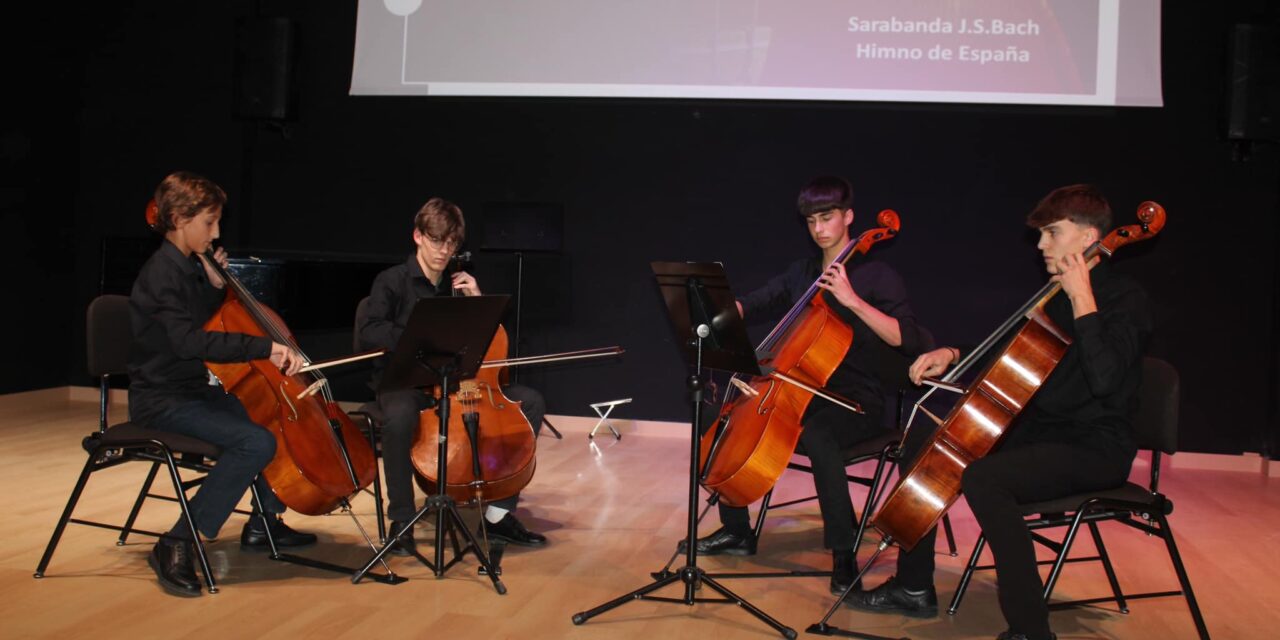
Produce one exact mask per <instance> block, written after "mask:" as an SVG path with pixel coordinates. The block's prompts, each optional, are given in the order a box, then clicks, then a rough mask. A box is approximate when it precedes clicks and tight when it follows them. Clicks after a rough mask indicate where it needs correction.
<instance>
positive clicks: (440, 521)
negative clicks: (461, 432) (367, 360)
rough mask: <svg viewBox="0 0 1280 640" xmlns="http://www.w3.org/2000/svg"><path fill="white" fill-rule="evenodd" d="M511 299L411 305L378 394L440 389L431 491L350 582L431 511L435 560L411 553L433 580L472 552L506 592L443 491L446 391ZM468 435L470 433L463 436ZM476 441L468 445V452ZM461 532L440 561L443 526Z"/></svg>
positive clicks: (465, 373) (467, 368)
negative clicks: (460, 542)
mask: <svg viewBox="0 0 1280 640" xmlns="http://www.w3.org/2000/svg"><path fill="white" fill-rule="evenodd" d="M509 299H510V296H505V295H499V296H465V297H456V298H455V297H438V298H423V299H421V300H418V303H417V304H416V305H414V307H413V311H412V313H411V314H410V315H409V323H408V324H407V325H406V326H405V330H404V333H403V334H401V336H400V342H399V343H398V344H396V348H395V351H393V352H391V359H390V361H388V362H387V368H386V369H385V370H384V371H383V373H382V382H381V384H380V385H379V387H378V390H379V391H380V392H381V391H394V390H398V389H424V390H427V391H429V390H430V389H431V388H432V387H434V386H437V385H438V386H439V387H440V398H439V399H438V400H437V402H436V415H437V416H438V417H439V428H440V435H439V440H438V442H439V450H438V451H437V462H436V493H435V495H432V496H430V497H428V498H427V501H426V503H425V504H424V505H423V507H422V509H420V510H419V511H418V513H416V514H414V516H413V518H412V519H411V520H409V522H408V523H407V524H405V525H404V527H403V528H401V530H400V531H398V532H395V535H393V536H392V537H391V538H390V539H389V540H387V542H386V544H385V545H383V547H382V548H381V549H379V550H378V552H377V553H376V554H375V555H374V556H373V558H372V559H370V560H369V562H368V563H367V564H365V566H364V567H363V568H362V569H360V570H359V571H357V572H356V573H355V575H353V576H352V577H351V582H352V583H353V584H354V583H359V582H360V580H361V579H362V578H363V577H364V575H365V573H366V572H368V571H369V569H371V568H372V567H373V565H375V564H377V563H378V562H380V561H381V560H382V557H383V556H385V555H386V554H387V553H388V552H389V551H390V550H391V548H392V546H394V545H395V544H396V542H397V541H398V540H399V539H400V536H402V535H404V534H405V532H407V531H412V530H413V527H414V525H416V524H417V523H418V521H419V520H421V519H422V518H423V517H424V516H426V515H427V514H428V513H431V512H433V511H434V512H435V516H436V533H435V558H434V562H433V561H431V560H427V559H426V558H425V557H423V556H422V555H421V554H419V553H417V552H416V551H415V552H414V555H415V556H416V557H417V558H418V560H419V561H420V562H422V563H423V564H424V565H426V566H427V567H429V568H430V569H431V571H432V572H433V573H434V574H435V576H436V578H441V577H443V576H444V573H445V572H446V571H448V570H449V568H450V567H452V566H453V565H455V564H457V563H458V562H459V561H460V560H462V557H463V556H464V555H466V553H467V552H471V553H474V554H475V556H476V558H477V559H478V560H479V561H480V565H481V567H482V568H483V570H484V575H487V576H489V579H490V580H492V581H493V588H494V589H495V590H497V592H498V593H499V594H505V593H506V592H507V587H506V585H504V584H502V580H500V579H499V578H498V574H499V571H498V570H497V569H496V567H495V566H494V564H493V563H491V562H490V560H489V556H488V554H486V553H485V552H484V550H483V549H482V548H481V547H480V543H479V541H477V540H476V537H475V534H473V533H471V531H470V529H468V528H467V525H466V523H465V522H463V521H462V516H461V515H459V514H458V506H457V504H456V503H455V502H454V499H453V498H451V497H449V495H448V493H446V491H445V485H446V484H447V478H448V477H449V474H448V447H447V445H448V440H449V438H448V432H449V392H450V391H451V390H453V388H455V387H456V386H457V382H458V381H460V380H463V379H465V378H471V377H474V376H475V375H476V372H477V371H478V370H479V369H480V362H481V361H482V360H483V359H484V353H485V351H486V350H488V348H489V343H490V342H492V341H493V334H494V332H496V331H497V330H498V321H499V320H500V319H501V317H502V311H503V309H505V308H506V306H507V301H508V300H509ZM468 436H469V437H470V434H468ZM475 449H476V443H475V442H472V450H475ZM450 527H451V528H453V529H456V530H457V531H460V532H461V533H462V536H463V537H464V538H465V539H466V541H467V544H466V545H464V546H462V547H459V546H458V544H457V539H456V538H453V540H454V544H453V550H454V556H453V559H451V560H450V561H449V562H447V563H446V562H445V560H444V542H445V532H446V529H447V528H450Z"/></svg>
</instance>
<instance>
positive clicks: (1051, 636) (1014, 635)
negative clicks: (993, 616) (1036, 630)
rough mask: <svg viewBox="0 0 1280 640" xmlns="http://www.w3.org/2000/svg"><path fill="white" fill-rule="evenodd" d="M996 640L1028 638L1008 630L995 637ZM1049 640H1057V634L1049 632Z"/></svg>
mask: <svg viewBox="0 0 1280 640" xmlns="http://www.w3.org/2000/svg"><path fill="white" fill-rule="evenodd" d="M996 640H1029V637H1028V636H1027V634H1025V633H1014V631H1013V630H1012V629H1010V630H1008V631H1004V632H1002V633H1001V634H1000V635H998V636H996ZM1049 640H1058V634H1056V633H1054V632H1052V631H1050V632H1049Z"/></svg>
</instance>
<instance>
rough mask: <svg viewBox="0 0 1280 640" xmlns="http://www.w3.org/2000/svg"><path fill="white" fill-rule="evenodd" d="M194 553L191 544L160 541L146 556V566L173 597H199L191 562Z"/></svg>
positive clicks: (196, 579) (193, 567) (183, 541)
mask: <svg viewBox="0 0 1280 640" xmlns="http://www.w3.org/2000/svg"><path fill="white" fill-rule="evenodd" d="M194 558H195V552H194V550H193V549H192V548H191V543H190V542H186V541H185V540H176V541H170V540H164V539H161V540H160V541H159V542H157V543H156V546H154V547H152V548H151V554H150V555H148V556H147V564H149V565H151V569H152V570H153V571H155V572H156V578H158V579H159V580H160V586H161V587H164V590H165V591H168V592H169V593H171V594H173V595H175V596H183V597H186V598H190V597H192V596H198V595H200V591H201V585H200V579H199V578H197V577H196V569H195V566H193V564H192V561H193V560H194Z"/></svg>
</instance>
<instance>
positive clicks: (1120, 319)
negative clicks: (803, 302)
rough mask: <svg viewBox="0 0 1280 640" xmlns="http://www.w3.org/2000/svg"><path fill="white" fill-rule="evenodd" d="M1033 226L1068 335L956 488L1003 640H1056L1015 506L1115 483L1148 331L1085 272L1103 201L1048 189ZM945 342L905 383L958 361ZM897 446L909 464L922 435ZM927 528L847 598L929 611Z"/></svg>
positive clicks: (1115, 285) (879, 607)
mask: <svg viewBox="0 0 1280 640" xmlns="http://www.w3.org/2000/svg"><path fill="white" fill-rule="evenodd" d="M1027 225H1028V226H1030V227H1032V228H1033V229H1037V230H1039V232H1040V241H1039V243H1038V244H1037V245H1036V247H1037V248H1038V249H1039V250H1040V252H1041V254H1042V256H1043V258H1044V266H1045V270H1046V271H1048V272H1049V275H1050V278H1051V279H1052V280H1054V281H1057V282H1060V283H1061V284H1062V293H1063V294H1065V295H1058V296H1055V297H1054V298H1052V299H1051V300H1050V301H1049V302H1048V304H1047V305H1045V311H1046V312H1047V313H1048V316H1049V318H1050V319H1052V321H1053V322H1054V324H1055V325H1057V327H1058V328H1059V329H1061V330H1062V331H1064V332H1066V334H1067V335H1068V336H1070V337H1071V339H1072V343H1071V346H1070V347H1068V348H1067V351H1066V353H1065V354H1064V355H1063V357H1062V360H1061V361H1060V362H1059V364H1058V366H1057V368H1056V369H1055V370H1054V372H1053V374H1052V375H1051V376H1050V377H1049V378H1048V379H1047V380H1046V381H1045V382H1044V385H1043V386H1042V387H1041V388H1040V390H1039V391H1038V392H1037V393H1036V395H1035V396H1034V397H1033V399H1032V401H1031V403H1030V404H1029V405H1028V406H1027V408H1026V409H1024V410H1023V412H1022V413H1021V414H1020V415H1019V416H1018V417H1017V418H1016V419H1015V421H1014V422H1013V423H1012V424H1011V425H1010V426H1009V434H1008V436H1006V440H1005V442H1003V443H1002V444H1001V445H1000V446H999V449H997V450H996V451H994V452H993V453H991V454H989V455H987V456H986V457H983V458H980V459H978V460H975V461H974V462H972V463H970V465H969V466H968V468H966V469H965V471H964V473H963V475H962V476H961V490H962V492H963V493H964V496H965V499H966V500H967V501H968V503H969V507H970V508H971V509H972V510H973V514H974V516H975V517H976V518H977V520H978V524H979V525H981V527H982V531H983V533H984V534H985V535H986V537H987V542H988V544H990V546H991V553H992V555H993V556H994V558H995V566H996V576H997V585H998V594H999V601H1000V610H1001V612H1002V613H1003V614H1004V618H1005V621H1006V622H1007V623H1008V625H1009V628H1008V630H1006V631H1004V632H1003V633H1001V634H1000V635H999V638H1001V639H1003V640H1044V639H1048V638H1056V636H1055V635H1054V634H1053V633H1052V631H1050V629H1049V610H1048V607H1047V606H1046V604H1045V601H1044V597H1043V593H1044V585H1043V583H1042V582H1041V579H1040V573H1039V571H1038V569H1037V565H1036V554H1035V549H1034V547H1033V545H1032V540H1031V534H1030V532H1029V531H1028V529H1027V527H1026V525H1025V524H1024V522H1023V517H1022V513H1021V511H1019V509H1018V504H1019V503H1028V502H1039V501H1042V500H1052V499H1054V498H1059V497H1063V496H1066V495H1070V494H1073V493H1079V492H1083V491H1092V490H1100V489H1109V488H1112V487H1117V486H1120V485H1122V484H1124V482H1125V480H1126V479H1127V478H1128V477H1129V469H1130V466H1131V465H1132V464H1133V459H1134V456H1135V454H1136V453H1137V448H1136V446H1135V444H1134V441H1133V438H1132V435H1131V433H1130V419H1131V416H1130V413H1131V411H1132V409H1133V407H1134V404H1135V402H1136V401H1137V395H1136V394H1137V390H1138V386H1139V384H1140V382H1141V375H1142V355H1143V352H1144V350H1145V348H1146V344H1147V340H1148V338H1149V336H1150V335H1151V328H1152V320H1151V313H1150V310H1149V305H1148V302H1147V296H1146V294H1145V293H1144V291H1143V289H1142V288H1141V287H1140V286H1139V285H1138V284H1137V283H1135V282H1134V281H1133V280H1130V279H1129V278H1126V277H1123V276H1121V275H1119V274H1116V273H1114V272H1113V271H1112V270H1111V268H1110V267H1109V266H1108V263H1107V262H1105V261H1103V262H1101V263H1100V264H1098V265H1097V266H1095V267H1094V268H1093V269H1092V271H1091V270H1090V269H1089V266H1088V264H1087V262H1086V261H1085V259H1084V256H1083V253H1084V251H1085V249H1087V248H1088V247H1089V246H1090V245H1091V244H1093V243H1094V242H1096V241H1098V240H1100V239H1101V238H1103V237H1104V235H1105V234H1106V233H1107V232H1108V231H1109V230H1110V228H1111V206H1110V205H1109V204H1108V203H1107V200H1106V198H1104V197H1103V196H1102V194H1101V193H1100V192H1099V191H1098V190H1097V189H1096V188H1094V187H1092V186H1089V185H1072V186H1067V187H1062V188H1060V189H1056V190H1054V191H1052V192H1051V193H1049V194H1048V195H1047V196H1045V197H1044V199H1042V200H1041V201H1040V202H1039V204H1037V205H1036V207H1035V209H1033V210H1032V211H1031V214H1030V215H1029V216H1028V217H1027ZM960 356H961V352H960V350H959V349H956V348H955V347H942V348H939V349H936V350H933V351H930V352H928V353H925V354H923V355H921V356H920V357H919V358H917V359H916V361H915V362H914V363H913V364H912V365H911V367H910V371H909V375H910V377H911V379H912V380H913V381H915V382H916V383H917V384H919V383H920V381H921V379H922V378H923V377H926V376H930V377H932V376H937V375H939V374H941V373H943V372H945V371H946V370H947V368H948V367H950V366H951V365H952V364H954V363H956V362H958V361H959V360H960ZM918 435H920V436H921V437H920V438H910V439H909V440H914V442H908V443H907V447H906V449H907V454H908V455H907V460H906V461H904V465H905V466H904V467H903V468H904V469H906V468H909V467H910V461H911V460H913V459H914V458H915V456H916V454H917V452H918V451H919V449H920V448H921V447H922V446H923V441H924V438H926V437H927V436H928V431H927V430H921V431H920V432H919V434H918ZM935 535H936V531H931V532H929V534H927V535H926V536H925V537H924V538H922V539H921V540H920V541H919V542H918V543H917V544H916V546H915V547H914V548H913V549H912V550H911V551H910V552H906V553H900V554H899V555H898V568H897V575H896V576H894V577H891V578H889V580H888V581H886V582H885V583H884V584H882V585H880V586H879V587H877V588H876V589H873V590H871V591H865V592H861V593H855V594H852V595H851V596H850V598H849V600H848V603H849V605H850V606H852V607H854V608H856V609H860V610H863V611H871V612H877V613H897V614H902V615H908V616H913V617H930V616H934V615H937V595H936V592H935V590H934V586H933V568H934V567H933V540H934V537H935Z"/></svg>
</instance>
